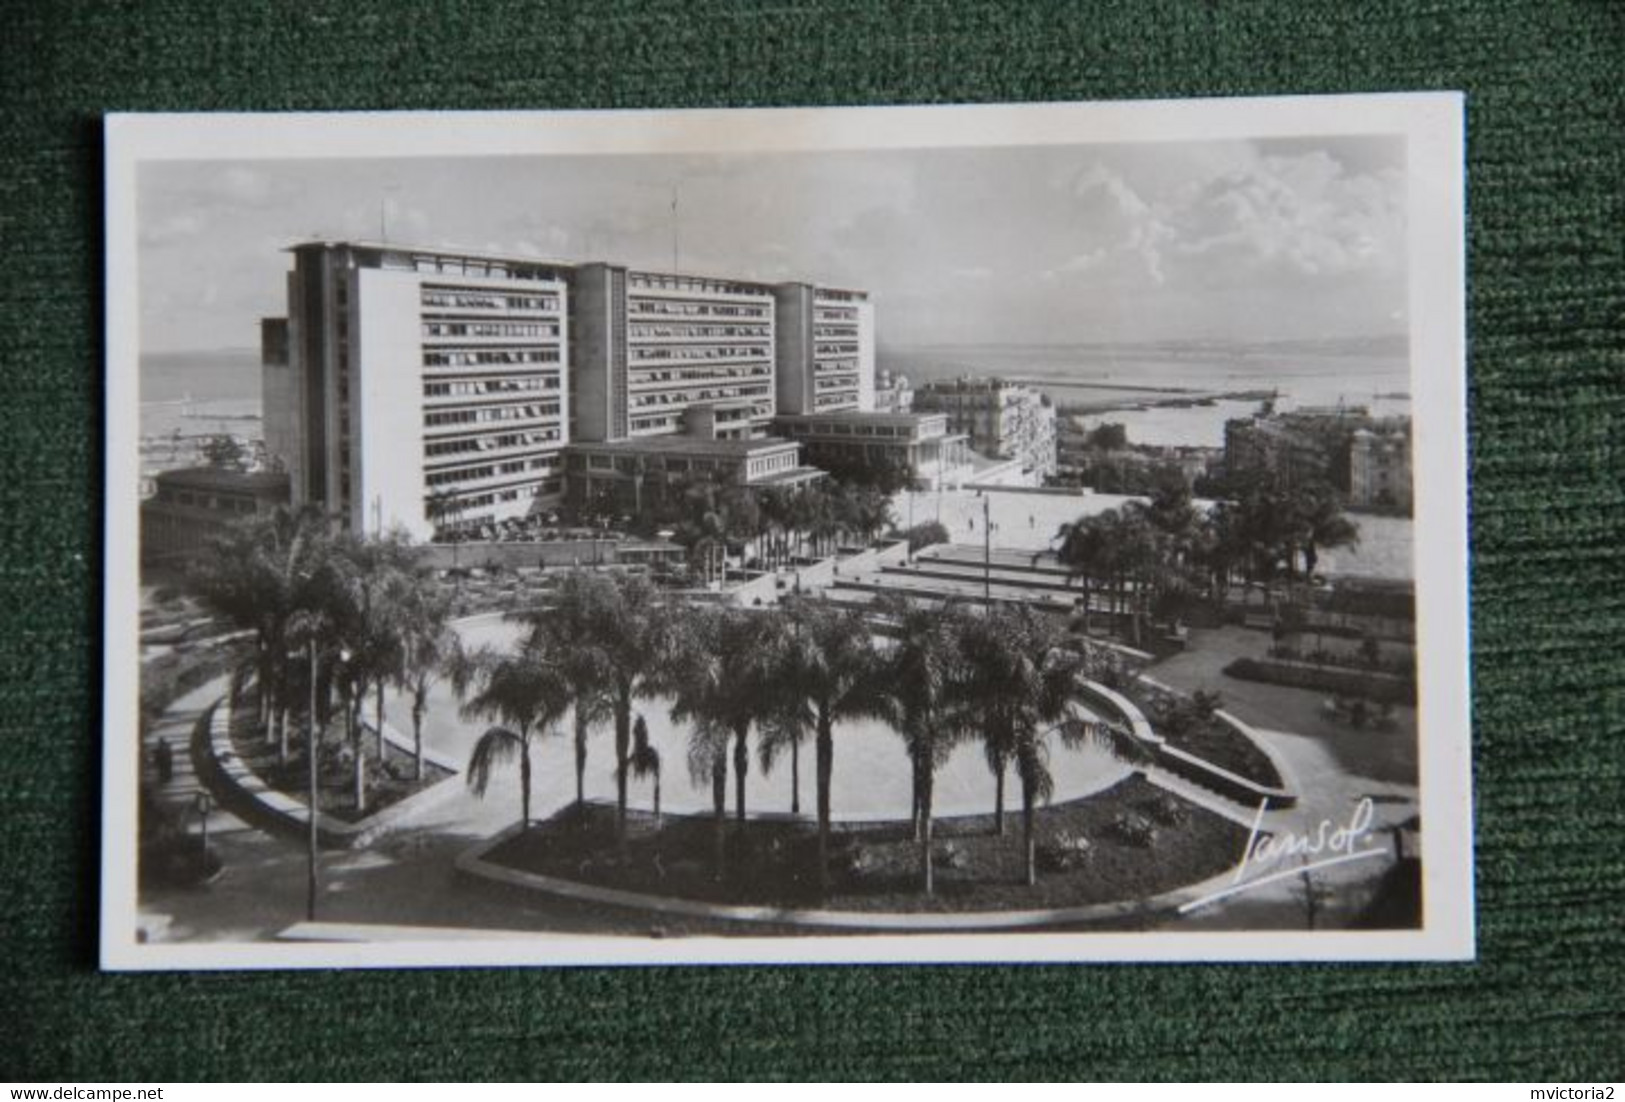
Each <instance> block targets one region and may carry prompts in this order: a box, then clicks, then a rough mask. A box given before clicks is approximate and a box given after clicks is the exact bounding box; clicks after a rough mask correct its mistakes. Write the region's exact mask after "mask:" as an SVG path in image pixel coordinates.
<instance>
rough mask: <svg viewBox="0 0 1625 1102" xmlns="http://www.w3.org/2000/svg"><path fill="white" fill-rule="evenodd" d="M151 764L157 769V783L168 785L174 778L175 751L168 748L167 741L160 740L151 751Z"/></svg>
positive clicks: (164, 739)
mask: <svg viewBox="0 0 1625 1102" xmlns="http://www.w3.org/2000/svg"><path fill="white" fill-rule="evenodd" d="M152 758H153V764H154V765H156V766H157V767H158V783H159V784H168V783H169V782H170V779H171V778H173V777H174V776H175V751H173V750H171V749H170V748H169V740H168V739H166V738H160V739H159V740H158V745H157V746H156V747H154V748H153V751H152Z"/></svg>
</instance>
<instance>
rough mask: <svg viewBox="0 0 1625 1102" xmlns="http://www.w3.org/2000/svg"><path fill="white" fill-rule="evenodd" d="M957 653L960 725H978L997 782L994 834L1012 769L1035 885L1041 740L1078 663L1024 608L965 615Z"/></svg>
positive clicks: (1045, 787) (1042, 781)
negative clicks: (962, 719)
mask: <svg viewBox="0 0 1625 1102" xmlns="http://www.w3.org/2000/svg"><path fill="white" fill-rule="evenodd" d="M960 649H961V655H962V657H963V660H964V663H965V666H964V673H963V679H962V680H961V681H960V683H959V690H958V691H959V694H960V701H961V704H960V706H961V708H962V709H963V711H964V716H965V721H966V722H979V725H980V727H981V731H982V739H983V745H984V747H985V748H986V753H987V757H988V763H989V765H990V767H993V769H994V773H995V776H996V777H997V780H998V793H997V804H996V806H995V815H996V816H997V819H998V827H997V829H998V832H999V833H1001V834H1002V833H1003V832H1004V770H1005V769H1006V768H1007V767H1009V766H1011V765H1013V766H1014V767H1015V770H1016V775H1017V778H1018V780H1019V781H1020V784H1021V808H1022V828H1023V841H1024V848H1025V862H1024V863H1025V866H1026V879H1027V882H1028V883H1029V884H1031V883H1035V882H1036V878H1037V866H1036V863H1035V844H1034V826H1035V813H1036V805H1037V803H1038V802H1039V801H1040V800H1048V798H1049V794H1050V791H1051V788H1052V781H1051V778H1050V775H1049V769H1048V758H1049V752H1048V748H1047V746H1046V745H1045V739H1046V736H1047V734H1048V732H1049V731H1050V729H1051V728H1052V727H1054V726H1056V725H1058V724H1060V723H1061V721H1062V720H1064V719H1066V718H1068V713H1069V705H1070V704H1071V701H1072V699H1073V695H1074V693H1075V691H1076V687H1077V680H1078V676H1079V674H1080V673H1081V672H1082V670H1083V668H1084V658H1083V656H1082V655H1081V654H1080V653H1078V652H1077V651H1075V650H1073V649H1072V648H1071V647H1070V646H1069V641H1068V640H1067V638H1066V636H1065V635H1064V633H1062V632H1061V631H1060V630H1059V629H1058V628H1057V626H1056V625H1055V624H1054V623H1053V621H1050V620H1048V619H1045V618H1042V614H1040V613H1035V612H1033V610H1032V609H1031V608H1029V607H1027V606H1025V605H1020V606H1016V607H1013V608H1012V607H1001V608H995V609H992V610H990V611H989V612H988V613H986V614H985V615H982V616H976V617H966V618H965V620H964V621H963V623H962V629H961V632H960Z"/></svg>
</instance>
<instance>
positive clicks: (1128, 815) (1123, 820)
mask: <svg viewBox="0 0 1625 1102" xmlns="http://www.w3.org/2000/svg"><path fill="white" fill-rule="evenodd" d="M1107 831H1108V833H1109V834H1110V835H1111V837H1112V838H1114V839H1116V840H1117V841H1119V842H1122V843H1123V844H1124V845H1129V846H1135V847H1137V848H1140V849H1144V848H1146V847H1148V846H1150V845H1151V844H1152V843H1153V842H1155V841H1156V840H1157V826H1156V824H1155V823H1153V822H1152V821H1151V820H1150V819H1149V818H1147V817H1146V816H1144V815H1142V814H1140V813H1139V812H1137V811H1127V812H1124V813H1123V814H1121V815H1119V816H1117V818H1115V819H1113V820H1112V822H1111V826H1109V827H1108V828H1107Z"/></svg>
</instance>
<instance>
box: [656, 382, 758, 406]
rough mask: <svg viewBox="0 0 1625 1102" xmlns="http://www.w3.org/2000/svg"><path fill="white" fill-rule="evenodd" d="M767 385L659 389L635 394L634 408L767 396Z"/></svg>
mask: <svg viewBox="0 0 1625 1102" xmlns="http://www.w3.org/2000/svg"><path fill="white" fill-rule="evenodd" d="M768 393H769V391H768V388H767V387H765V386H724V387H706V388H704V389H702V390H679V391H658V392H656V393H654V394H634V395H633V396H632V408H633V409H656V408H663V407H666V406H686V405H689V404H690V403H692V402H717V401H723V400H725V399H728V398H759V397H762V398H765V397H766V396H767V395H768Z"/></svg>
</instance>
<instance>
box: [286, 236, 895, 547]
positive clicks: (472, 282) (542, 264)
mask: <svg viewBox="0 0 1625 1102" xmlns="http://www.w3.org/2000/svg"><path fill="white" fill-rule="evenodd" d="M290 251H291V252H292V254H293V257H294V265H293V270H292V272H290V273H289V275H288V315H287V317H286V318H270V319H266V321H265V322H264V324H263V330H262V361H263V365H264V366H263V392H264V409H265V432H266V445H267V451H268V452H269V454H270V455H271V456H272V457H273V459H274V461H275V462H277V463H280V464H281V466H282V467H283V468H284V469H285V470H286V471H287V472H288V477H289V482H290V487H291V497H292V501H293V503H294V504H295V505H305V504H313V505H316V506H318V507H320V508H322V509H324V510H326V511H327V512H328V513H330V514H333V515H335V516H337V517H338V518H339V519H340V521H341V522H342V523H343V524H345V525H347V526H348V527H350V528H352V529H354V530H357V531H368V532H375V531H382V530H386V529H389V528H392V527H395V526H401V527H404V528H405V529H406V530H407V531H408V532H409V533H410V534H411V535H412V536H414V537H416V538H427V537H429V536H430V535H432V533H433V532H434V531H435V530H436V529H438V528H444V527H448V526H449V527H465V526H483V525H487V524H490V523H492V522H500V521H503V520H508V519H513V518H519V517H523V516H526V515H528V514H530V513H532V512H534V511H537V510H539V509H547V508H551V507H553V506H554V505H557V504H559V503H561V502H562V501H563V500H564V498H565V489H566V487H565V479H566V471H565V467H566V464H565V463H564V453H565V451H566V449H567V448H568V447H569V446H571V445H572V444H581V445H583V446H585V445H588V444H628V445H638V444H645V443H647V444H650V445H651V447H650V448H648V449H645V450H646V451H648V452H649V455H650V456H651V457H653V456H656V455H658V454H659V453H660V451H661V449H662V447H663V446H664V445H663V444H662V443H661V442H663V441H666V440H667V438H676V439H686V440H690V441H702V442H708V444H721V443H724V442H728V443H741V444H750V443H755V444H759V445H761V446H762V447H761V448H757V449H754V450H753V449H751V448H743V449H738V448H736V449H733V450H734V451H735V452H738V454H739V455H740V456H755V451H760V450H762V448H766V450H768V451H773V450H774V449H778V450H780V451H782V450H783V448H781V447H780V443H781V442H780V441H778V440H776V439H770V438H769V436H768V428H769V425H770V424H771V422H772V420H773V418H774V416H775V414H776V413H778V412H780V411H781V410H783V411H788V412H801V411H805V412H813V411H825V412H856V411H861V410H868V409H871V408H872V407H873V402H874V312H873V306H872V304H871V303H870V302H869V301H868V297H867V296H866V295H865V294H864V293H863V292H861V291H851V290H837V289H833V288H823V287H816V286H814V285H812V284H806V283H794V284H779V285H774V284H767V283H759V282H752V281H749V280H738V279H728V278H715V277H708V276H697V275H689V274H677V273H663V272H655V271H644V270H639V269H635V268H628V267H625V266H622V265H615V264H608V263H601V262H584V263H575V262H553V261H544V260H538V259H534V258H524V257H513V256H491V255H483V254H477V253H468V252H461V251H448V250H443V249H426V248H417V247H413V246H408V245H389V244H376V243H355V242H310V243H307V244H302V245H298V246H295V247H294V248H293V249H291V250H290ZM692 446H694V445H692V444H673V445H672V448H674V449H676V450H677V451H679V452H681V451H683V450H684V449H689V448H691V447H692ZM785 447H788V448H789V449H790V451H791V452H794V453H795V456H796V457H797V461H796V462H794V463H792V464H791V465H790V467H789V468H788V471H793V472H798V473H795V474H793V475H792V474H788V473H787V472H786V470H784V469H781V468H782V467H783V463H782V459H781V458H779V457H777V455H776V454H775V457H773V458H772V460H771V463H770V464H769V466H768V467H764V466H763V464H765V463H768V462H769V461H768V458H767V457H766V455H765V452H764V454H763V455H762V456H755V458H752V459H749V460H748V461H747V460H746V459H741V460H740V463H739V464H738V468H739V469H738V471H737V472H736V473H737V474H739V475H740V476H741V480H742V481H745V482H752V483H754V482H756V481H758V480H759V479H760V478H762V477H766V476H767V475H768V474H771V475H774V476H779V477H793V478H797V479H803V480H804V479H805V478H806V477H811V475H809V474H808V473H807V470H806V468H802V467H801V465H800V463H799V447H798V446H796V445H793V444H790V445H785ZM631 450H632V451H635V450H637V449H636V448H635V447H633V448H632V449H631ZM723 450H724V451H726V450H727V449H723ZM622 451H623V452H626V454H622V455H618V456H617V457H616V458H617V459H626V458H628V456H629V455H630V454H631V452H630V451H628V450H627V449H622ZM582 454H583V455H586V454H588V453H586V452H583V453H582ZM591 454H593V455H596V454H597V453H596V452H593V453H591ZM730 454H732V453H730ZM756 459H761V462H760V463H758V462H756ZM661 462H662V463H663V462H664V461H663V460H662V461H661ZM723 466H725V465H716V464H713V465H711V469H715V470H721V469H723ZM758 468H761V469H760V470H759V469H758ZM769 468H770V469H769ZM587 469H588V468H587V467H583V466H581V465H579V464H578V465H573V466H572V467H571V470H572V471H573V472H575V473H577V474H578V475H582V474H584V473H585V472H586V470H587ZM812 475H816V472H812ZM572 492H573V491H572Z"/></svg>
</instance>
